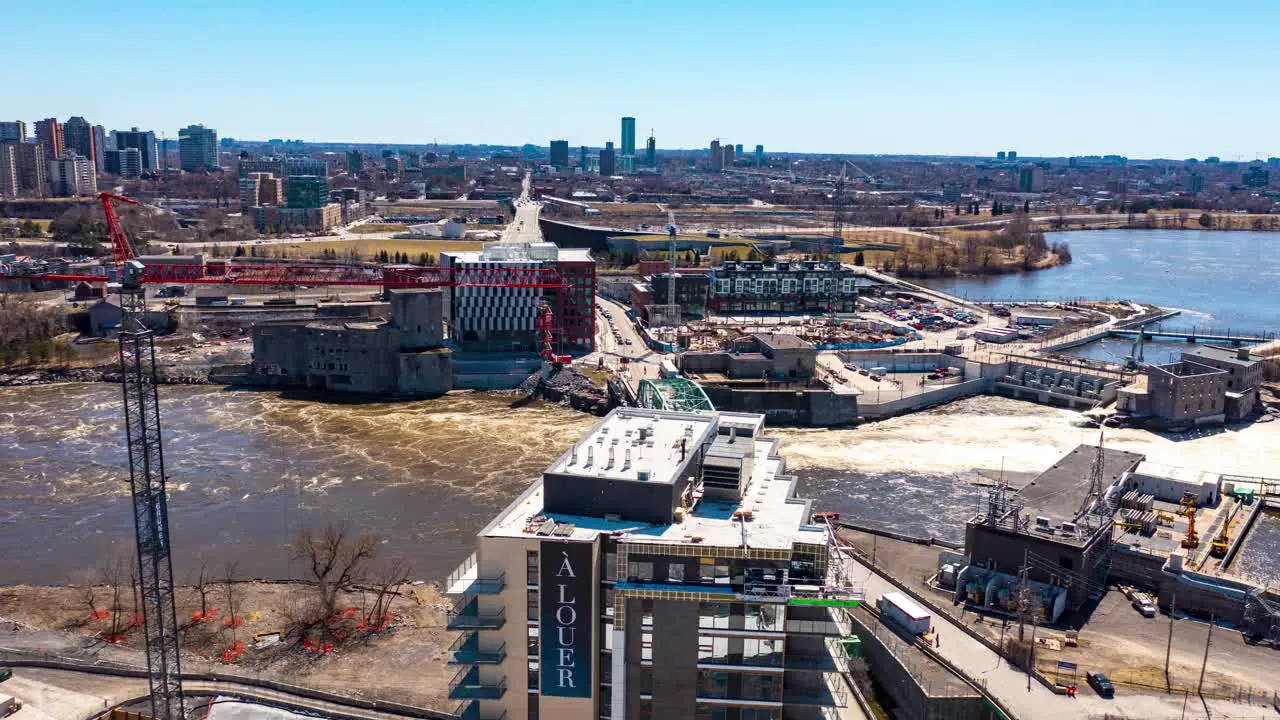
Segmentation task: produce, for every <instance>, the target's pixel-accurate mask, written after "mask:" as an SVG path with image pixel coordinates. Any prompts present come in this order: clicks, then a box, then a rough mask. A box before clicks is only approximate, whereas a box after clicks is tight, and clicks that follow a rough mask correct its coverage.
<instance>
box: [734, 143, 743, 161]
mask: <svg viewBox="0 0 1280 720" xmlns="http://www.w3.org/2000/svg"><path fill="white" fill-rule="evenodd" d="M733 154H734V156H736V157H739V158H742V157H746V156H745V155H743V154H742V143H738V144H737V145H734V146H733Z"/></svg>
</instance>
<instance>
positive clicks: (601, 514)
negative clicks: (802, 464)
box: [444, 408, 861, 720]
mask: <svg viewBox="0 0 1280 720" xmlns="http://www.w3.org/2000/svg"><path fill="white" fill-rule="evenodd" d="M763 427H764V417H763V416H761V415H753V414H739V413H728V412H698V413H692V412H688V413H686V412H671V411H661V410H649V409H642V408H618V409H616V410H614V411H612V412H611V413H609V415H607V416H605V417H604V418H602V419H601V420H600V421H598V422H597V423H596V424H595V426H593V427H592V428H591V429H590V430H589V431H588V432H587V433H586V435H585V436H584V437H583V438H582V439H581V440H579V441H578V442H577V443H576V444H575V445H574V446H573V447H571V448H570V449H569V450H568V451H567V452H565V453H564V454H563V455H562V456H560V457H559V458H558V459H557V460H556V461H555V462H553V463H552V464H551V465H550V466H549V467H548V468H547V469H546V470H545V471H543V473H542V476H541V478H539V479H537V480H535V481H534V483H533V484H532V485H531V486H530V487H529V489H528V490H526V491H525V492H524V493H523V494H521V495H520V497H518V498H516V500H515V501H514V502H512V503H511V504H510V505H509V506H507V508H506V509H505V510H503V511H502V512H501V513H500V514H499V515H498V516H497V517H496V518H494V519H493V520H492V521H491V522H490V523H489V525H488V526H486V527H485V528H484V529H483V530H481V531H480V533H479V535H478V538H477V540H478V543H477V545H478V546H477V551H476V553H475V554H474V555H472V556H471V557H469V558H468V559H467V560H466V561H465V562H464V563H463V564H462V565H461V566H460V567H459V568H458V569H457V570H455V571H454V572H453V573H452V574H451V575H450V576H449V578H448V579H447V580H446V583H445V586H444V589H445V592H446V594H448V595H450V596H451V597H454V598H456V602H455V604H454V606H453V608H452V609H451V610H450V611H449V613H448V619H447V624H448V628H449V629H450V630H458V631H461V632H462V635H461V636H460V637H459V639H458V641H457V642H456V643H455V645H454V647H453V648H452V649H451V651H450V655H449V657H448V662H449V663H451V664H453V665H456V666H458V667H459V670H458V672H457V674H456V675H455V677H454V679H453V681H452V682H451V683H450V685H449V696H450V698H451V699H456V700H461V701H463V702H464V703H465V706H464V707H461V708H460V714H461V715H462V716H463V717H478V718H490V717H492V718H497V717H502V718H509V720H536V719H537V718H546V719H551V718H554V719H555V720H595V719H596V718H617V719H618V720H622V719H623V718H632V719H635V718H655V719H657V718H664V719H665V718H673V719H674V718H690V719H694V720H698V719H703V718H708V719H709V718H735V720H761V719H765V718H768V719H769V720H779V719H781V718H784V717H785V718H788V720H818V719H819V718H829V717H836V715H837V714H838V711H837V708H840V707H847V706H848V702H849V699H848V694H847V692H846V690H845V687H844V685H843V684H842V679H841V678H840V676H839V673H841V672H844V671H847V668H848V657H847V655H846V654H845V652H844V650H843V645H842V644H841V643H840V642H839V639H840V638H841V637H842V636H844V635H847V634H849V633H850V631H851V627H850V625H849V621H848V619H847V615H846V612H847V611H846V610H844V609H842V608H844V607H847V606H850V605H852V604H854V603H855V602H856V601H857V600H858V599H860V598H861V593H860V592H858V591H857V590H855V589H854V588H852V587H851V586H850V584H849V583H847V582H846V581H845V580H844V579H843V578H844V572H843V569H844V565H843V562H842V561H840V559H839V555H838V553H837V551H836V550H835V549H834V548H833V547H832V537H831V534H830V531H829V530H828V528H827V527H826V526H825V525H814V524H811V523H810V517H811V514H812V513H811V506H810V503H809V501H806V500H802V499H799V498H797V497H796V496H795V486H796V478H795V477H794V476H790V475H787V474H786V471H785V467H786V463H785V459H784V458H783V457H782V456H781V455H780V454H779V452H778V441H777V440H774V439H771V438H768V437H765V436H764V434H763Z"/></svg>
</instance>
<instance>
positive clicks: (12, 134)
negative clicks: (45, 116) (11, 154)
mask: <svg viewBox="0 0 1280 720" xmlns="http://www.w3.org/2000/svg"><path fill="white" fill-rule="evenodd" d="M26 141H27V124H26V123H25V122H23V121H22V120H14V121H12V122H9V121H0V143H7V142H12V143H24V142H26Z"/></svg>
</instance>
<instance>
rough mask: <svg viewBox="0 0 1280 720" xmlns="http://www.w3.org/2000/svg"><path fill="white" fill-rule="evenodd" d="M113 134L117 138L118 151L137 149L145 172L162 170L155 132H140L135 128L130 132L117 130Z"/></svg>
mask: <svg viewBox="0 0 1280 720" xmlns="http://www.w3.org/2000/svg"><path fill="white" fill-rule="evenodd" d="M112 134H113V135H115V137H116V149H117V150H128V149H129V148H135V149H137V151H138V153H139V156H140V157H141V158H142V171H143V172H146V173H153V172H156V171H157V170H159V169H160V154H159V152H157V150H156V134H155V132H153V131H151V130H139V129H138V128H136V127H135V128H131V129H129V130H115V131H113V132H112Z"/></svg>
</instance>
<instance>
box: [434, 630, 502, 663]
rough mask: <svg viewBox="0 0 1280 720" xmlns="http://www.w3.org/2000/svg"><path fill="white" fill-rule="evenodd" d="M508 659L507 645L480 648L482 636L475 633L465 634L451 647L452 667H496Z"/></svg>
mask: <svg viewBox="0 0 1280 720" xmlns="http://www.w3.org/2000/svg"><path fill="white" fill-rule="evenodd" d="M506 657H507V644H506V643H505V642H504V643H501V644H499V645H498V646H497V647H494V648H484V647H481V646H480V636H479V635H478V634H477V633H475V632H469V633H463V634H461V635H459V636H458V639H457V640H454V641H453V644H452V645H450V646H449V660H448V662H449V664H450V665H496V664H498V663H500V662H502V661H503V660H504V659H505V658H506Z"/></svg>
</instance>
